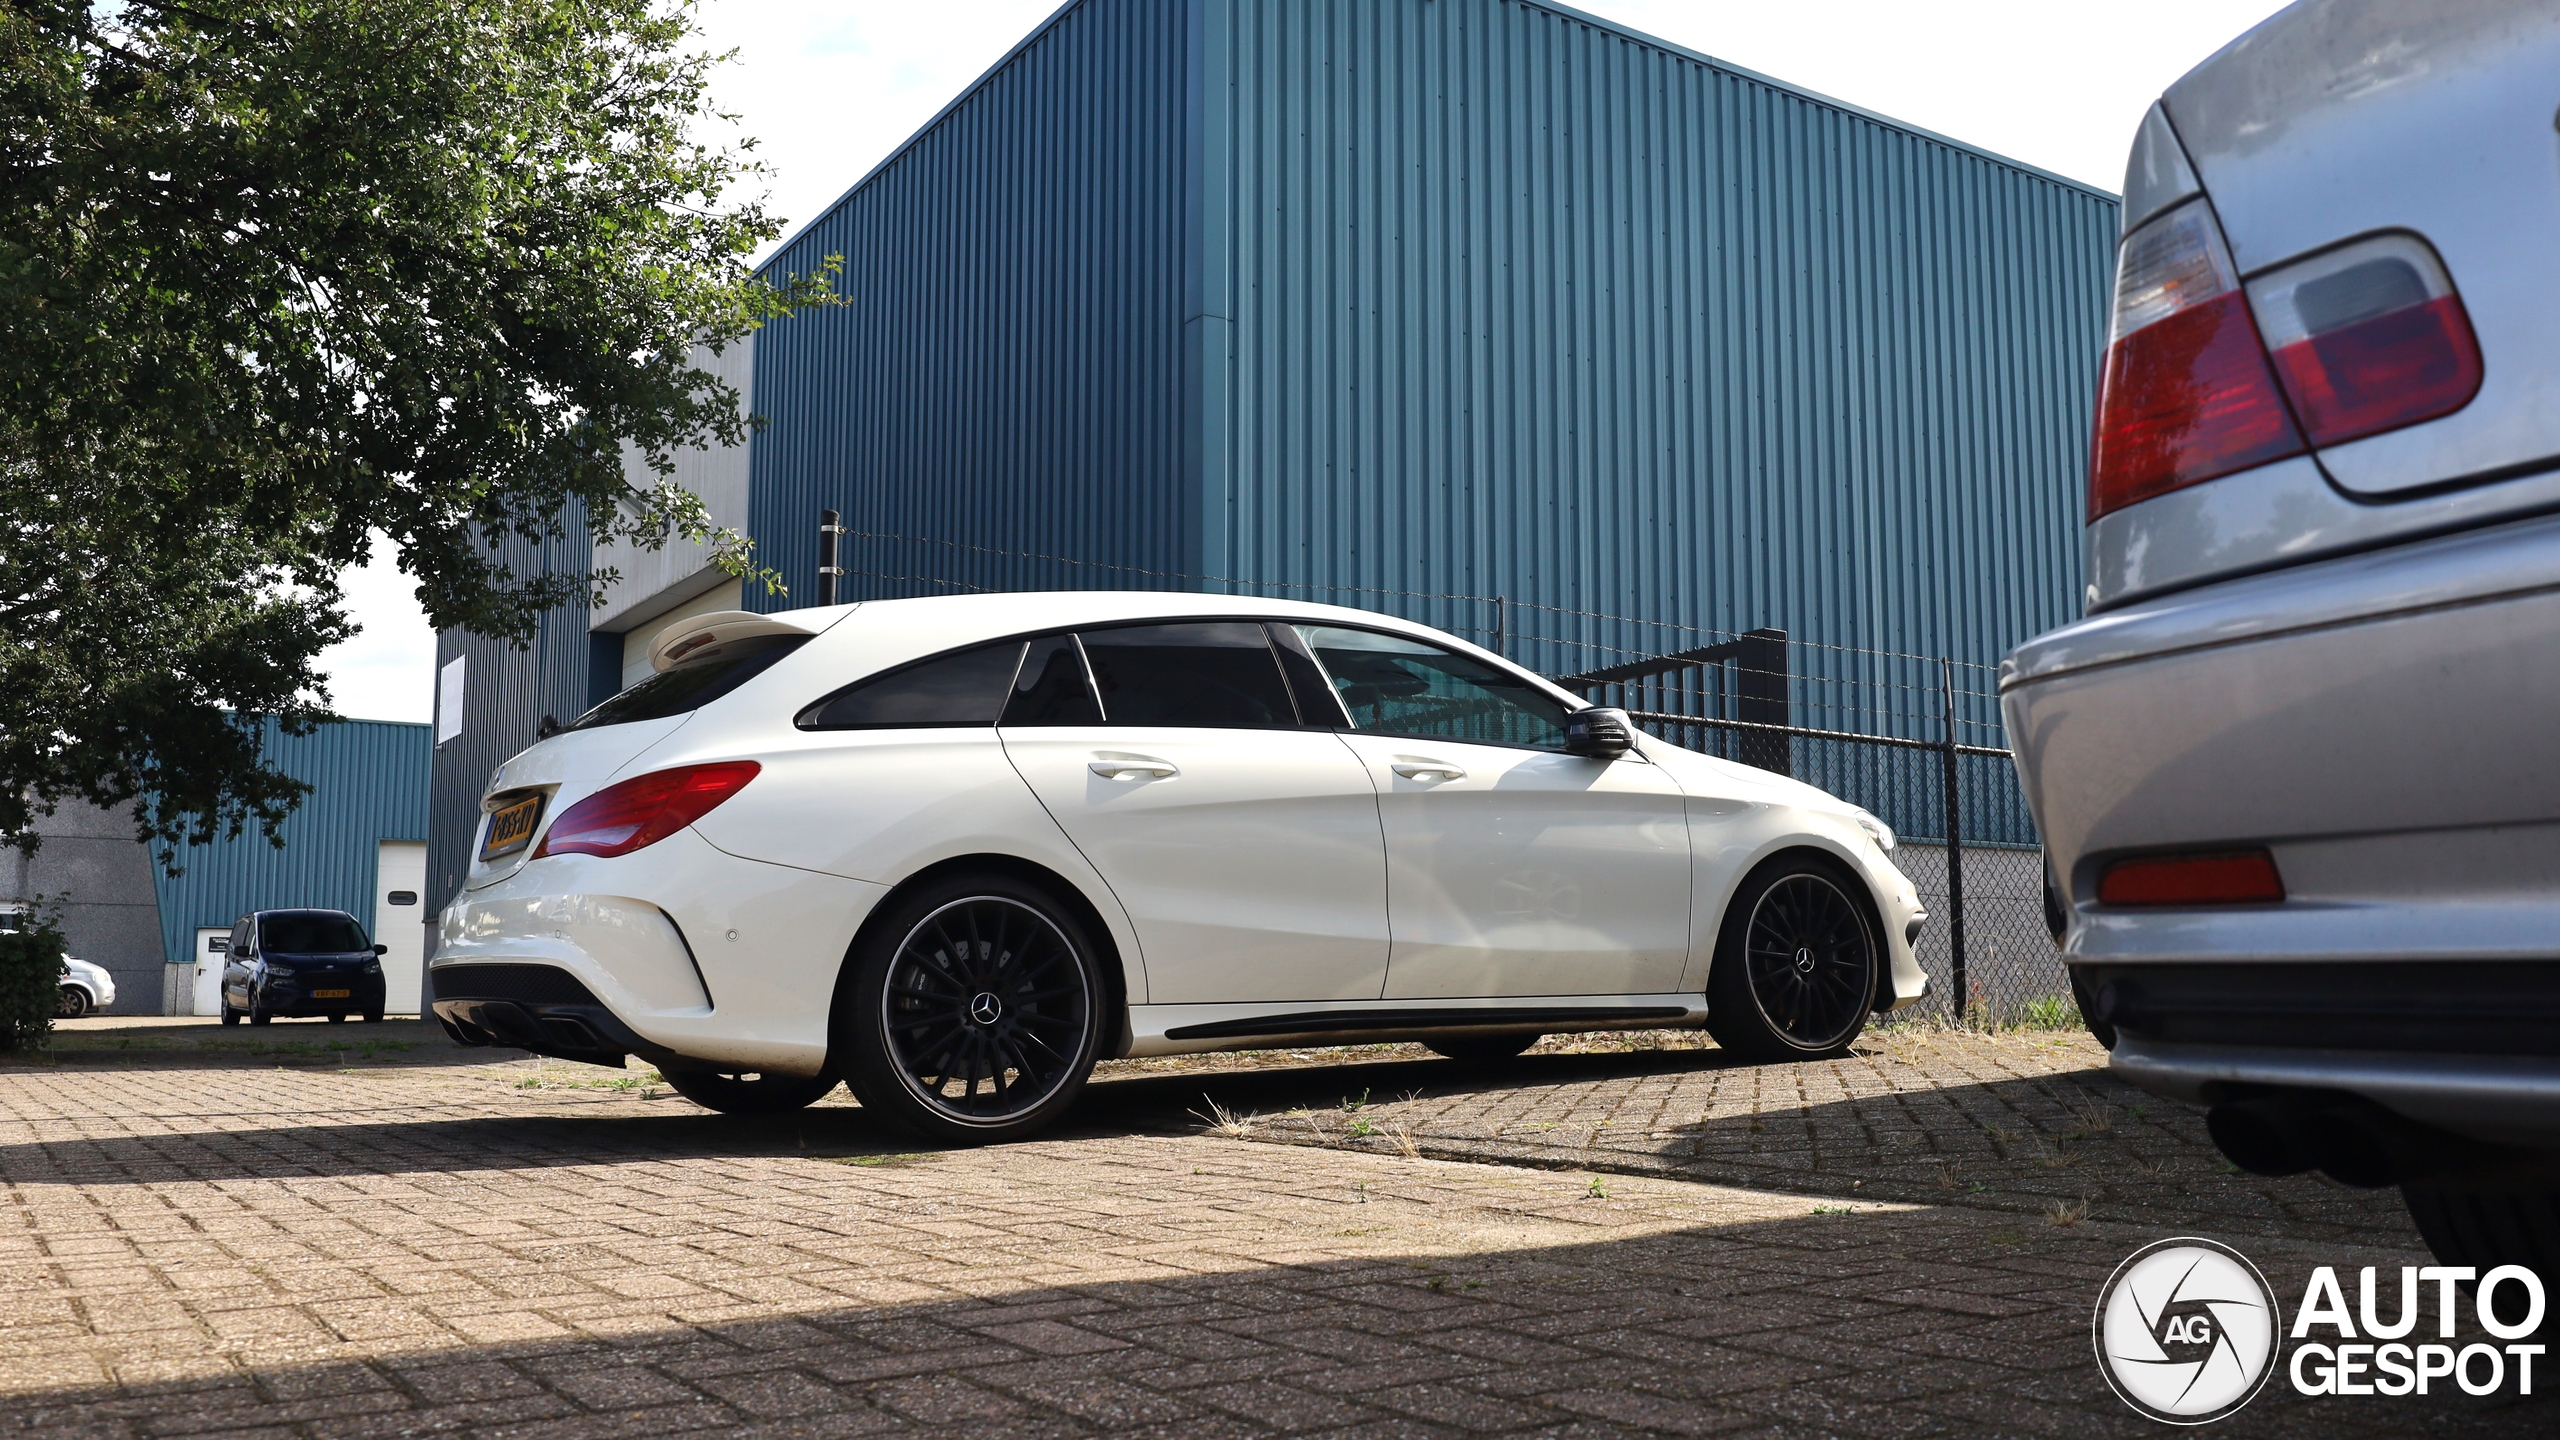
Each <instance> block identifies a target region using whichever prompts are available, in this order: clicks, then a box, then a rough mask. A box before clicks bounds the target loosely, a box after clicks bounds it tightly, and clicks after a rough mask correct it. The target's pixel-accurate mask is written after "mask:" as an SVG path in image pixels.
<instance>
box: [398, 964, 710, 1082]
mask: <svg viewBox="0 0 2560 1440" xmlns="http://www.w3.org/2000/svg"><path fill="white" fill-rule="evenodd" d="M432 973H433V975H434V981H435V987H436V998H435V1001H434V1010H435V1017H436V1020H437V1022H438V1023H440V1024H442V1025H443V1026H444V1031H445V1034H447V1035H449V1036H451V1037H453V1041H454V1043H455V1044H457V1045H474V1046H477V1045H511V1046H514V1047H515V1048H517V1049H519V1050H530V1051H532V1052H534V1053H535V1054H537V1055H549V1056H552V1057H553V1058H555V1059H560V1060H578V1061H584V1062H585V1063H587V1064H590V1065H611V1066H615V1067H617V1068H619V1067H620V1066H621V1065H622V1064H623V1062H624V1059H625V1057H627V1056H631V1055H637V1056H639V1057H640V1058H641V1059H643V1060H646V1061H648V1062H649V1063H651V1064H653V1065H656V1066H658V1067H659V1068H660V1069H665V1068H667V1067H669V1066H670V1065H672V1066H676V1067H678V1068H682V1067H683V1066H684V1065H686V1064H687V1063H688V1062H687V1061H686V1060H685V1058H684V1057H683V1056H681V1055H678V1054H676V1053H675V1052H674V1051H671V1050H669V1049H667V1048H666V1047H664V1046H662V1045H656V1044H653V1043H651V1042H650V1041H648V1040H646V1039H644V1038H642V1037H641V1036H640V1035H639V1034H637V1033H635V1032H634V1031H633V1030H632V1029H631V1027H630V1026H628V1025H625V1024H623V1023H622V1017H620V1016H618V1015H616V1014H614V1013H613V1011H612V1010H611V1009H609V1008H607V1007H606V1006H605V1004H604V1002H602V1001H600V1000H598V999H596V997H595V995H594V994H593V993H592V992H590V991H589V990H588V989H587V987H586V986H584V985H581V984H579V983H578V979H577V977H576V976H574V975H571V974H570V973H569V972H568V971H566V970H562V969H559V968H557V967H555V966H548V965H508V964H479V965H447V966H444V967H442V968H440V969H438V970H436V971H434V972H432Z"/></svg>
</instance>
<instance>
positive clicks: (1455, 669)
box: [1298, 625, 1565, 750]
mask: <svg viewBox="0 0 2560 1440" xmlns="http://www.w3.org/2000/svg"><path fill="white" fill-rule="evenodd" d="M1298 633H1299V634H1301V635H1303V636H1305V637H1306V641H1307V645H1308V647H1309V648H1311V649H1313V650H1314V651H1315V653H1316V659H1317V660H1319V661H1321V662H1322V663H1323V665H1324V668H1325V673H1326V674H1327V675H1328V676H1329V677H1330V678H1331V679H1332V681H1333V688H1334V693H1335V694H1337V695H1339V696H1341V697H1342V705H1343V708H1344V709H1346V710H1349V711H1350V712H1351V723H1352V725H1353V726H1354V727H1355V728H1357V729H1361V730H1376V731H1382V732H1384V733H1387V734H1391V735H1429V736H1435V737H1438V738H1440V739H1444V740H1474V741H1481V742H1484V743H1487V744H1493V745H1526V746H1529V747H1531V748H1534V749H1539V750H1561V749H1563V748H1564V713H1565V707H1564V704H1563V702H1561V701H1559V700H1556V699H1555V698H1553V697H1552V696H1549V695H1547V694H1546V693H1544V692H1543V691H1540V690H1537V689H1534V688H1532V687H1531V686H1530V684H1529V683H1528V682H1527V681H1525V680H1522V679H1519V678H1518V677H1516V676H1513V675H1511V674H1509V673H1507V672H1505V671H1502V670H1497V669H1495V668H1494V667H1493V666H1491V665H1488V664H1486V663H1484V662H1483V661H1481V660H1475V659H1471V658H1469V657H1467V656H1464V655H1460V654H1457V653H1455V652H1453V651H1448V650H1443V649H1441V648H1440V647H1439V646H1437V645H1426V644H1424V643H1423V642H1421V641H1419V640H1407V639H1405V638H1404V637H1402V636H1400V635H1381V634H1378V633H1376V632H1375V631H1370V630H1343V629H1336V628H1333V627H1331V626H1321V625H1301V626H1299V627H1298Z"/></svg>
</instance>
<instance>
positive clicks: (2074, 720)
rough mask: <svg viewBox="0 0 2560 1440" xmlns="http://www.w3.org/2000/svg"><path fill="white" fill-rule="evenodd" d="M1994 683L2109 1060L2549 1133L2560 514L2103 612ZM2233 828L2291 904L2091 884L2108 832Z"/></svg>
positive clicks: (2162, 1083) (2553, 1097)
mask: <svg viewBox="0 0 2560 1440" xmlns="http://www.w3.org/2000/svg"><path fill="white" fill-rule="evenodd" d="M2002 690H2003V694H2002V707H2003V710H2004V713H2005V718H2006V720H2007V722H2008V729H2009V736H2010V740H2011V743H2012V745H2013V746H2014V747H2015V751H2016V754H2017V757H2018V771H2019V777H2020V779H2021V781H2022V782H2023V784H2024V786H2025V789H2026V793H2027V798H2028V802H2029V804H2030V806H2031V807H2032V808H2033V810H2034V812H2035V817H2036V821H2037V824H2038V826H2039V827H2040V828H2041V830H2042V833H2043V836H2044V839H2045V842H2046V847H2047V854H2048V856H2049V857H2050V861H2051V863H2052V866H2053V870H2054V873H2055V876H2056V879H2057V880H2058V882H2059V883H2060V885H2061V886H2062V888H2063V889H2064V891H2065V892H2066V894H2067V896H2068V899H2069V906H2068V909H2069V934H2068V936H2067V938H2066V940H2065V943H2064V959H2065V960H2066V961H2067V962H2069V963H2070V965H2071V966H2072V969H2073V973H2074V975H2075V977H2076V978H2077V979H2079V980H2080V981H2081V983H2082V985H2083V986H2084V989H2085V991H2086V993H2087V994H2088V996H2089V1000H2090V1002H2091V1013H2092V1015H2093V1017H2095V1018H2101V1019H2108V1018H2109V1013H2108V1012H2110V1011H2111V1010H2112V1011H2114V1012H2115V1013H2114V1017H2113V1018H2112V1019H2111V1020H2110V1023H2115V1024H2117V1025H2118V1028H2119V1031H2120V1034H2121V1039H2120V1041H2119V1043H2118V1045H2117V1047H2116V1050H2115V1054H2114V1067H2115V1069H2116V1070H2117V1071H2118V1072H2119V1073H2121V1074H2123V1075H2125V1076H2126V1077H2127V1078H2128V1079H2130V1080H2132V1081H2134V1082H2135V1083H2137V1084H2140V1085H2143V1086H2145V1087H2147V1088H2150V1089H2153V1090H2157V1091H2159V1092H2161V1093H2163V1094H2169V1095H2174V1096H2178V1097H2180V1098H2184V1099H2189V1100H2205V1101H2213V1100H2216V1099H2217V1098H2221V1097H2224V1096H2228V1095H2231V1094H2236V1093H2239V1092H2240V1091H2242V1090H2245V1089H2248V1088H2251V1087H2274V1088H2286V1089H2296V1090H2301V1089H2312V1090H2325V1091H2331V1092H2345V1093H2349V1094H2354V1095H2361V1096H2364V1097H2366V1098H2369V1099H2371V1100H2374V1101H2376V1102H2378V1103H2380V1104H2383V1105H2385V1106H2388V1107H2389V1108H2390V1109H2392V1110H2395V1111H2397V1112H2399V1113H2400V1114H2402V1115H2405V1116H2407V1117H2408V1118H2410V1119H2412V1120H2417V1121H2420V1122H2422V1123H2425V1124H2429V1125H2434V1126H2438V1127H2440V1128H2442V1129H2445V1130H2449V1131H2452V1132H2454V1133H2456V1134H2461V1135H2467V1136H2472V1137H2474V1138H2478V1139H2483V1140H2492V1141H2498V1142H2503V1143H2510V1144H2528V1145H2535V1146H2552V1145H2560V883H2555V880H2554V877H2555V876H2560V752H2556V751H2554V749H2553V747H2552V745H2551V743H2550V739H2549V735H2550V717H2551V716H2552V715H2554V714H2560V521H2555V520H2537V521H2531V522H2524V523H2517V524H2512V525H2507V526H2502V527H2499V528H2497V529H2494V530H2484V531H2476V532H2471V533H2467V534H2463V535H2459V536H2452V537H2447V538H2445V539H2441V540H2435V541H2427V542H2421V543H2416V544H2410V545H2405V546H2401V547H2397V548H2395V549H2392V550H2388V551H2380V552H2376V553H2372V554H2366V555H2358V556H2353V557H2349V558H2346V559H2342V560H2335V561H2327V562H2322V563H2319V564H2314V565H2304V566H2298V567H2295V568H2292V569H2289V570H2284V571H2280V572H2276V573H2273V574H2269V575H2263V576H2257V577H2253V578H2250V579H2245V580H2237V581H2231V582H2228V583H2225V584H2221V585H2215V586H2208V587H2204V588H2201V589H2196V590H2192V591H2185V592H2181V593H2180V594H2178V595H2175V596H2171V597H2168V598H2166V599H2163V600H2158V601H2152V602H2147V603H2145V604H2142V605H2136V606H2131V607H2128V608H2126V609H2123V610H2118V611H2113V612H2110V613H2107V614H2104V615H2100V616H2097V617H2094V618H2092V619H2090V620H2087V621H2084V622H2082V623H2080V624H2078V625H2074V626H2070V627H2067V628H2065V629H2063V630H2059V631H2056V632H2054V633H2053V634H2050V635H2047V636H2043V637H2040V638H2039V639H2037V640H2034V641H2031V642H2029V643H2028V644H2026V645H2024V646H2021V647H2020V648H2019V649H2018V651H2017V652H2015V653H2014V654H2013V655H2011V656H2010V658H2009V660H2008V662H2007V663H2006V664H2005V665H2004V666H2003V677H2002ZM2226 846H2264V847H2266V848H2267V849H2268V851H2269V852H2270V853H2271V854H2272V855H2273V856H2274V857H2275V861H2276V867H2277V869H2278V871H2279V872H2280V873H2281V874H2282V876H2283V879H2284V885H2285V891H2286V899H2285V900H2284V901H2283V902H2281V903H2278V904H2271V905H2252V906H2229V907H2192V908H2178V907H2161V908H2141V909H2133V908H2110V907H2103V906H2100V905H2098V904H2096V903H2095V899H2096V888H2097V879H2098V873H2099V871H2100V870H2101V869H2102V868H2103V867H2104V866H2105V864H2106V863H2107V862H2108V861H2110V860H2112V859H2114V858H2116V857H2118V856H2124V855H2133V854H2140V853H2144V852H2158V851H2173V850H2179V849H2204V848H2218V847H2226ZM2376 977H2383V980H2386V981H2387V983H2381V982H2379V981H2377V980H2376ZM2110 979H2114V980H2117V981H2120V982H2125V987H2126V988H2124V989H2123V990H2121V991H2120V994H2119V998H2118V1001H2117V1002H2116V1003H2114V1004H2110V1002H2108V1001H2107V1000H2105V999H2104V998H2103V997H2102V996H2101V994H2100V993H2099V992H2100V991H2101V990H2102V989H2103V988H2104V986H2105V984H2106V982H2108V981H2109V980H2110ZM2146 989H2147V990H2148V991H2149V992H2150V993H2148V994H2147V995H2146V994H2143V993H2141V992H2143V991H2145V990H2146Z"/></svg>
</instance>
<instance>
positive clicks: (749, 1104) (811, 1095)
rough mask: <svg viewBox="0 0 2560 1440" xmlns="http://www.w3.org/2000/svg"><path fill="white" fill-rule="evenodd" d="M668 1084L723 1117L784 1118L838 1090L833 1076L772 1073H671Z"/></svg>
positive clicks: (748, 1071) (667, 1072)
mask: <svg viewBox="0 0 2560 1440" xmlns="http://www.w3.org/2000/svg"><path fill="white" fill-rule="evenodd" d="M665 1074H666V1077H667V1084H668V1085H670V1086H672V1087H674V1089H675V1092H676V1093H677V1094H679V1095H681V1096H683V1097H684V1098H686V1099H687V1100H690V1101H692V1102H693V1103H694V1104H696V1105H699V1106H701V1107H702V1108H703V1109H705V1110H717V1111H719V1112H720V1113H721V1114H723V1115H780V1114H784V1113H786V1112H788V1111H792V1110H805V1109H807V1108H808V1107H810V1106H812V1105H815V1104H817V1103H818V1102H819V1101H821V1100H824V1099H825V1098H827V1092H828V1091H830V1090H833V1089H835V1088H836V1077H834V1076H833V1075H782V1074H777V1073H773V1072H769V1071H756V1070H727V1071H717V1072H714V1071H698V1070H682V1071H678V1070H669V1071H666V1072H665Z"/></svg>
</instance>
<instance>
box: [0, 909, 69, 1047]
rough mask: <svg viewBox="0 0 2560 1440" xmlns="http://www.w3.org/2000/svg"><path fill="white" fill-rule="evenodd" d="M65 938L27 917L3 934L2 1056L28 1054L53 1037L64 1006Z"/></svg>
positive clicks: (0, 973)
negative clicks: (22, 925) (13, 1052)
mask: <svg viewBox="0 0 2560 1440" xmlns="http://www.w3.org/2000/svg"><path fill="white" fill-rule="evenodd" d="M62 975H63V970H62V932H61V931H60V930H57V929H55V928H54V927H53V926H52V924H50V923H49V922H46V921H42V920H37V919H35V918H34V917H32V916H30V917H28V924H27V928H26V929H23V930H9V931H0V1050H26V1049H31V1048H33V1047H35V1046H38V1045H41V1044H43V1043H44V1042H45V1037H46V1036H48V1035H51V1034H52V1033H53V1017H54V1014H55V1012H56V1011H58V1010H59V1009H60V1008H61V1006H62Z"/></svg>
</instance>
